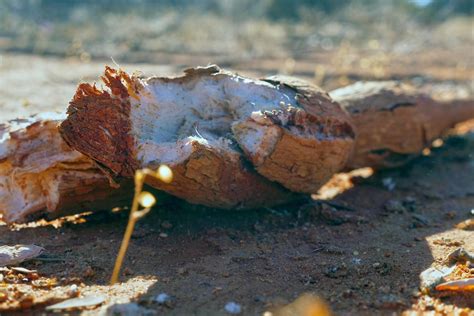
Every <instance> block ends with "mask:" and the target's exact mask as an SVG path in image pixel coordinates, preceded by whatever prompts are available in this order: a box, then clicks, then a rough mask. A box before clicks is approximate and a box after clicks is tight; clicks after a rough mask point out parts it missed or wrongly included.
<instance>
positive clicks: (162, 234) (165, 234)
mask: <svg viewBox="0 0 474 316" xmlns="http://www.w3.org/2000/svg"><path fill="white" fill-rule="evenodd" d="M160 237H161V238H166V237H168V234H167V233H160Z"/></svg>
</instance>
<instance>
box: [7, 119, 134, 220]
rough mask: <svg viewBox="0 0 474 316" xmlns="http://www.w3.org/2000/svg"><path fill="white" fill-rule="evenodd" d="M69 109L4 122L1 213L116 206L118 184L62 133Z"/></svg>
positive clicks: (27, 215) (32, 215) (19, 216)
mask: <svg viewBox="0 0 474 316" xmlns="http://www.w3.org/2000/svg"><path fill="white" fill-rule="evenodd" d="M64 118H65V115H63V114H58V113H43V114H41V115H37V116H33V117H29V118H27V119H17V120H14V121H10V122H8V123H7V124H1V125H0V215H2V220H4V221H6V222H7V223H12V222H24V221H28V220H32V219H36V218H39V217H48V218H51V217H58V216H60V215H65V214H72V213H78V212H84V211H87V210H91V209H101V208H107V207H111V204H110V202H111V201H113V200H115V201H117V197H119V196H120V197H127V196H129V194H128V193H125V192H126V191H125V192H124V190H129V192H132V191H133V189H131V188H130V186H127V185H123V186H122V189H113V188H111V187H110V185H109V181H108V179H107V177H106V176H105V175H104V174H103V173H102V172H101V171H100V170H99V169H98V168H97V167H96V165H95V163H94V162H93V161H92V160H91V159H89V158H87V157H86V156H84V155H82V154H81V153H79V152H77V151H75V150H73V149H71V148H70V147H69V146H68V145H67V144H66V143H65V142H64V141H63V140H62V138H61V136H60V135H59V131H58V125H59V123H60V122H61V121H62V120H63V119H64Z"/></svg>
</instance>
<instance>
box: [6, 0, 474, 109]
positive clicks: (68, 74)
mask: <svg viewBox="0 0 474 316" xmlns="http://www.w3.org/2000/svg"><path fill="white" fill-rule="evenodd" d="M473 21H474V19H473V1H471V0H453V1H447V0H431V1H430V0H317V1H310V0H302V1H292V0H260V1H254V0H161V1H159V0H128V1H126V0H101V1H98V0H63V1H60V0H23V1H14V0H0V86H1V87H0V109H2V112H3V113H2V114H3V117H13V116H15V115H18V114H27V113H30V112H34V111H35V110H38V109H45V108H54V109H63V108H64V107H65V106H66V105H67V101H68V100H69V99H70V98H71V96H72V95H73V94H74V86H75V85H76V84H77V82H78V81H80V80H88V81H90V80H95V79H96V78H97V77H98V75H100V73H101V71H102V69H103V65H104V64H114V63H117V64H119V65H120V66H122V67H124V68H125V69H126V70H129V71H134V70H141V71H143V72H144V73H145V74H146V75H149V74H160V75H169V74H173V73H179V72H180V71H181V70H182V69H183V68H185V67H188V66H196V65H205V64H208V63H217V64H219V65H220V66H222V67H227V68H232V69H233V70H236V71H239V72H242V73H245V74H248V75H254V76H261V75H268V74H275V73H284V74H290V75H296V76H299V77H303V78H306V79H309V80H311V81H313V82H315V83H316V84H319V85H321V86H322V87H324V88H325V89H328V90H329V89H333V88H336V87H340V86H344V85H347V84H349V83H351V82H353V81H356V80H366V79H378V80H380V79H400V80H406V81H410V82H411V83H412V84H415V85H418V86H423V88H424V89H428V90H432V91H435V92H436V93H438V94H441V95H443V94H446V93H449V94H452V93H456V94H461V95H463V96H466V95H472V90H473V84H472V78H473V63H474V61H473V58H474V56H473V55H474V52H473V50H474V38H473V25H474V24H473ZM427 83H428V84H429V85H427ZM453 85H455V87H456V89H452V86H453ZM453 91H454V92H453ZM20 105H21V106H20Z"/></svg>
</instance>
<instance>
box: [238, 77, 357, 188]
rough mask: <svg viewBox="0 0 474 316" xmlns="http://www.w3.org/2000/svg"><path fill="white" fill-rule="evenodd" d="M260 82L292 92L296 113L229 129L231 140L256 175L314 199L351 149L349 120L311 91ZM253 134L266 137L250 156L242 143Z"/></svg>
mask: <svg viewBox="0 0 474 316" xmlns="http://www.w3.org/2000/svg"><path fill="white" fill-rule="evenodd" d="M264 80H266V81H268V82H270V83H272V84H275V85H285V86H287V87H289V88H291V89H293V90H294V91H295V92H296V100H297V103H298V105H299V107H297V108H286V109H284V110H283V111H273V112H265V113H264V117H263V118H258V119H254V118H253V117H250V118H248V119H246V120H244V121H242V122H239V123H237V124H236V125H234V127H233V131H234V134H235V137H236V139H237V141H238V142H239V145H240V146H241V147H242V149H243V150H244V152H245V153H246V155H247V157H248V158H249V159H250V160H251V161H252V163H253V164H254V165H255V167H256V169H257V171H258V172H259V173H260V174H262V175H263V176H265V177H266V178H268V179H270V180H273V181H277V182H279V183H281V184H282V185H283V186H285V187H286V188H288V189H290V190H292V191H295V192H305V193H314V192H316V191H317V190H318V189H319V188H320V187H321V186H322V185H323V184H324V183H326V182H327V181H328V180H329V179H330V178H331V177H332V175H334V174H335V173H336V172H338V171H340V170H341V169H342V168H343V167H344V166H345V164H346V162H347V159H348V158H349V155H350V153H351V151H352V147H353V145H354V131H353V127H352V124H351V123H350V118H349V116H348V115H347V113H346V112H344V111H343V110H342V109H341V107H340V106H339V104H337V103H336V102H334V101H333V100H332V99H331V98H330V97H329V95H328V94H327V93H326V92H324V91H322V90H321V89H320V88H319V87H317V86H314V85H311V84H309V83H307V82H305V81H302V80H298V79H295V78H290V77H283V76H275V77H270V78H267V79H264ZM285 110H286V113H285V112H284V111H285ZM255 130H261V131H262V132H263V133H264V134H266V135H268V137H265V138H264V139H265V141H264V142H261V143H260V148H259V150H257V151H254V152H252V151H251V150H249V149H248V148H247V147H246V142H245V141H244V139H245V138H246V137H249V136H251V135H252V133H255Z"/></svg>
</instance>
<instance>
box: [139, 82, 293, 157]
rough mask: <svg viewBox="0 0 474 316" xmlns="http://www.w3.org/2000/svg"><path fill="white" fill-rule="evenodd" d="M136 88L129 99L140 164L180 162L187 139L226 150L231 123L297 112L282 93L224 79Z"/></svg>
mask: <svg viewBox="0 0 474 316" xmlns="http://www.w3.org/2000/svg"><path fill="white" fill-rule="evenodd" d="M142 84H143V86H144V89H143V90H142V91H141V92H140V98H139V100H137V99H135V98H131V106H132V109H131V122H132V131H133V135H134V137H135V140H136V142H137V147H138V157H137V158H138V159H139V161H141V163H142V164H148V163H150V162H156V163H171V162H173V163H176V162H179V161H182V160H183V159H186V157H187V156H188V155H189V154H190V153H191V149H192V148H191V141H192V140H193V139H194V141H198V142H200V143H203V144H204V142H207V143H208V145H209V146H212V147H214V148H215V147H216V146H217V147H222V148H225V149H227V150H228V149H230V148H231V147H232V146H231V144H230V141H229V140H226V139H228V136H230V135H231V133H232V131H231V126H232V124H233V123H234V122H236V121H239V120H245V119H247V118H249V117H251V116H252V117H253V116H255V115H258V113H260V114H262V112H263V111H271V110H278V109H281V104H285V105H288V106H290V105H291V106H294V107H295V106H297V105H296V103H297V102H296V98H295V97H296V94H295V92H294V91H293V90H291V89H290V88H288V87H285V86H274V85H272V84H270V83H267V82H264V81H255V80H251V79H247V78H243V77H240V76H237V75H230V74H215V75H202V76H196V77H194V78H192V79H190V80H186V79H185V80H184V82H179V81H167V80H164V79H160V78H152V79H149V80H146V81H143V82H142ZM253 113H254V114H253ZM262 115H263V114H262ZM255 136H256V137H258V136H259V135H255ZM176 145H178V146H176ZM252 148H254V147H252Z"/></svg>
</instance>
